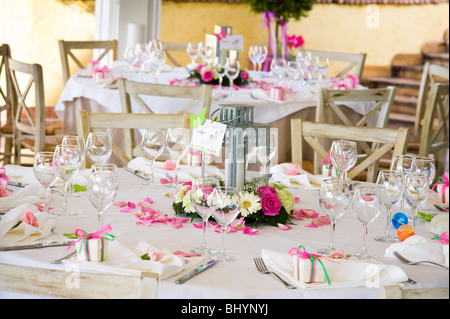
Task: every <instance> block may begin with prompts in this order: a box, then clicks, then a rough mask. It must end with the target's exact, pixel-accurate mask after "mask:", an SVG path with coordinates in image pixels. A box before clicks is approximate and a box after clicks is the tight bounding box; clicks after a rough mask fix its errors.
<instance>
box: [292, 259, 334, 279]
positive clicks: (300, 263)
mask: <svg viewBox="0 0 450 319" xmlns="http://www.w3.org/2000/svg"><path fill="white" fill-rule="evenodd" d="M292 258H293V262H294V278H295V280H297V281H300V282H303V283H321V282H325V281H326V277H325V272H324V271H323V267H322V264H321V263H320V262H319V261H318V260H317V258H315V264H314V271H315V275H314V278H313V280H312V281H311V270H312V267H311V266H312V265H311V260H310V259H302V258H299V257H298V256H292ZM322 262H323V261H322Z"/></svg>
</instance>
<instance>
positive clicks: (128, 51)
mask: <svg viewBox="0 0 450 319" xmlns="http://www.w3.org/2000/svg"><path fill="white" fill-rule="evenodd" d="M123 57H124V59H125V61H126V62H127V63H128V64H129V65H130V71H133V69H134V66H135V65H136V63H137V61H138V58H137V57H136V53H135V50H134V48H125V51H124V53H123Z"/></svg>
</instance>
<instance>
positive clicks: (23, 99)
mask: <svg viewBox="0 0 450 319" xmlns="http://www.w3.org/2000/svg"><path fill="white" fill-rule="evenodd" d="M8 60H9V61H8V62H9V69H10V76H11V82H12V87H13V89H14V99H13V100H12V110H13V116H14V123H13V124H14V163H15V164H17V165H19V164H20V163H21V156H22V152H21V142H22V135H27V136H30V137H33V138H34V151H35V152H36V153H37V152H40V151H43V150H44V147H45V98H44V79H43V75H42V66H41V65H40V64H36V63H33V64H28V63H23V62H19V61H16V60H13V59H11V58H9V59H8ZM18 79H20V80H18ZM33 86H34V92H33V93H31V92H32V90H31V89H32V87H33ZM29 93H30V95H28V94H29ZM28 102H32V104H30V106H33V108H35V111H34V112H33V111H30V109H29V107H28V106H27V103H28ZM33 113H34V114H33Z"/></svg>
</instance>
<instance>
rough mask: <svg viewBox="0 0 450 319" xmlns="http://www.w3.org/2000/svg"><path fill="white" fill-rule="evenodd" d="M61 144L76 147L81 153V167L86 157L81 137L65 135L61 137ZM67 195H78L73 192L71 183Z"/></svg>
mask: <svg viewBox="0 0 450 319" xmlns="http://www.w3.org/2000/svg"><path fill="white" fill-rule="evenodd" d="M61 144H62V145H74V146H76V147H78V148H79V149H80V152H81V165H83V161H84V159H85V156H86V144H85V143H84V139H83V137H81V136H72V135H66V136H64V137H63V140H62V142H61ZM69 194H70V196H75V195H80V194H79V193H76V192H75V189H74V186H73V184H72V183H70V186H69Z"/></svg>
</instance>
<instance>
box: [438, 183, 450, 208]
mask: <svg viewBox="0 0 450 319" xmlns="http://www.w3.org/2000/svg"><path fill="white" fill-rule="evenodd" d="M444 188H445V189H444ZM448 189H449V187H448V186H446V185H443V184H437V185H436V191H437V193H438V194H439V195H438V198H439V201H440V202H441V203H443V204H444V203H445V204H448Z"/></svg>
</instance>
